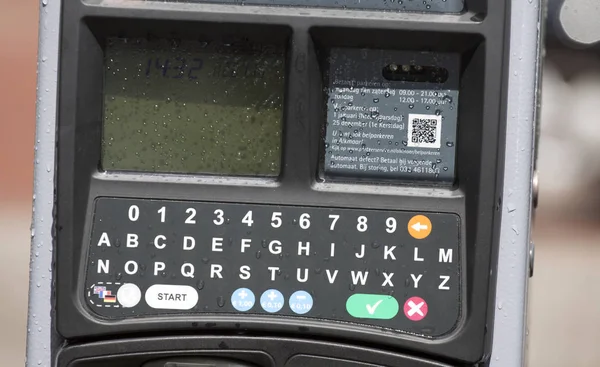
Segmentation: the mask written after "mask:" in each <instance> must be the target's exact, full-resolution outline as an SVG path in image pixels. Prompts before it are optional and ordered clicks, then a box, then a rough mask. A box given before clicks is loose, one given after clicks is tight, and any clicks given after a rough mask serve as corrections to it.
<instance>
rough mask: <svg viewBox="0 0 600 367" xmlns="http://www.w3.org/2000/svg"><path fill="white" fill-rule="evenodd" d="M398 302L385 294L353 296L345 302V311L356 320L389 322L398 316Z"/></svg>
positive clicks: (359, 294)
mask: <svg viewBox="0 0 600 367" xmlns="http://www.w3.org/2000/svg"><path fill="white" fill-rule="evenodd" d="M399 309H400V306H399V305H398V301H396V299H395V298H394V297H392V296H389V295H387V294H362V293H358V294H354V295H352V296H350V298H348V300H347V301H346V310H347V311H348V313H349V314H350V315H351V316H352V317H356V318H357V319H381V320H389V319H391V318H393V317H394V316H396V315H397V314H398V310H399Z"/></svg>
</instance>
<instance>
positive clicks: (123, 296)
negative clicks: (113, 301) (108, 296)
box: [117, 283, 142, 307]
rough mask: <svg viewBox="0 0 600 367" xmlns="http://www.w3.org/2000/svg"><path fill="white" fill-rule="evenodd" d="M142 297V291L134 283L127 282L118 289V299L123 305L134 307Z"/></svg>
mask: <svg viewBox="0 0 600 367" xmlns="http://www.w3.org/2000/svg"><path fill="white" fill-rule="evenodd" d="M141 299H142V291H141V290H140V288H139V287H138V286H137V285H135V284H133V283H125V284H123V285H122V286H121V288H119V290H118V291H117V301H119V303H120V304H121V306H123V307H134V306H136V305H137V304H138V303H140V300H141Z"/></svg>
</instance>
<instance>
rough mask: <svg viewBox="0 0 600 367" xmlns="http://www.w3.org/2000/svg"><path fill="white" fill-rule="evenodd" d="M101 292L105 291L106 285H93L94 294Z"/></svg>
mask: <svg viewBox="0 0 600 367" xmlns="http://www.w3.org/2000/svg"><path fill="white" fill-rule="evenodd" d="M101 292H106V287H101V286H96V287H94V294H100V293H101Z"/></svg>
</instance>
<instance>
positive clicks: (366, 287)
mask: <svg viewBox="0 0 600 367" xmlns="http://www.w3.org/2000/svg"><path fill="white" fill-rule="evenodd" d="M95 210H96V211H95V216H94V225H93V231H92V235H91V243H90V247H89V257H88V261H87V279H86V283H85V289H83V290H82V291H83V292H84V295H85V300H86V301H85V302H86V303H87V305H88V306H89V307H90V308H91V310H92V311H93V312H94V313H96V314H98V315H99V316H102V317H108V318H113V319H122V318H127V317H140V316H152V315H164V314H182V313H184V314H201V315H202V314H239V315H242V314H254V315H272V316H278V315H282V316H287V317H290V316H292V317H308V318H313V319H315V320H316V319H318V320H334V321H340V322H350V323H358V324H365V325H371V326H377V327H384V328H388V329H392V330H396V331H403V332H409V333H413V334H418V335H425V336H431V337H435V336H440V335H443V334H445V333H447V332H449V331H451V330H452V329H453V327H454V326H455V324H456V323H457V320H458V318H459V311H460V294H461V292H460V289H461V280H460V262H461V255H460V248H459V218H458V216H456V215H454V214H440V213H429V214H426V213H409V212H399V211H379V210H360V209H334V208H316V207H292V206H279V205H246V204H225V203H199V202H177V201H158V200H132V199H111V198H101V199H98V200H97V201H96V209H95Z"/></svg>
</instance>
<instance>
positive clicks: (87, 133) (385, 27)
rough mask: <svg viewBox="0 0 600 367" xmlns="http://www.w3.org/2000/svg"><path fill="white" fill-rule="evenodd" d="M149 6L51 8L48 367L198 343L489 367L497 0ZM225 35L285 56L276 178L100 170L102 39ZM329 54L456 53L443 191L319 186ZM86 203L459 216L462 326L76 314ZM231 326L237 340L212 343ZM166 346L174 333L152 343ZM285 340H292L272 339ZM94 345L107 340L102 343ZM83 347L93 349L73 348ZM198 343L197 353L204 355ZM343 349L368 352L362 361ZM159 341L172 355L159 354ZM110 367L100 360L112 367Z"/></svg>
mask: <svg viewBox="0 0 600 367" xmlns="http://www.w3.org/2000/svg"><path fill="white" fill-rule="evenodd" d="M94 3H96V2H94ZM150 4H151V5H146V4H145V3H142V2H139V3H137V2H123V3H122V4H119V2H107V3H100V4H91V2H90V3H87V4H86V3H83V2H80V1H64V2H63V15H62V29H61V34H62V35H61V55H60V70H59V75H60V77H59V101H58V102H59V112H58V153H57V162H58V164H57V185H56V187H57V189H56V190H57V191H56V203H57V207H56V215H57V217H56V218H57V219H56V229H57V232H56V261H57V263H56V270H55V271H56V274H55V279H56V289H57V291H56V293H57V297H56V315H57V329H58V331H59V332H60V334H61V335H62V336H63V337H64V338H66V339H67V340H68V343H69V344H74V346H72V347H69V348H68V349H66V350H64V351H63V353H61V356H60V358H59V366H61V367H62V366H66V365H68V364H67V363H69V362H70V361H72V360H73V359H74V358H75V356H77V357H86V358H87V357H91V356H92V355H94V353H96V354H98V355H99V354H101V353H102V354H105V355H108V354H112V353H114V354H122V353H123V352H122V351H124V350H128V351H129V352H131V353H133V354H135V353H137V355H139V354H140V353H147V352H148V351H156V350H158V346H161V347H160V348H163V346H164V348H167V349H166V350H171V351H173V350H178V351H182V350H187V348H189V350H190V351H192V350H196V351H200V350H204V349H205V348H204V346H206V348H208V349H221V350H222V349H226V348H224V347H223V348H222V347H220V344H219V343H220V341H222V340H225V339H232V342H233V341H234V342H235V343H240V347H239V348H241V349H245V350H252V349H261V348H263V346H264V348H267V347H268V348H273V349H272V350H273V353H280V352H277V351H278V350H285V349H286V348H288V347H289V348H292V347H291V346H292V345H302V346H304V347H303V348H305V347H306V346H307V345H309V344H310V347H311V348H317V350H318V348H321V347H320V346H322V348H324V349H323V352H322V355H324V356H331V357H332V358H333V357H335V355H339V357H340V358H342V357H347V355H346V353H347V352H348V351H352V352H351V353H354V354H353V355H356V356H357V357H356V358H357V359H355V360H361V361H364V362H369V361H371V363H373V362H374V361H379V363H385V364H386V365H388V366H396V365H398V366H400V365H402V366H413V365H414V366H426V365H436V364H423V363H424V362H423V363H421V364H418V363H417V362H410V363H413V364H410V363H409V362H406V364H402V363H404V362H402V358H403V357H401V356H400V355H396V354H390V353H391V352H390V351H403V353H407V354H414V355H418V356H425V355H426V356H428V358H431V359H438V360H441V361H447V362H448V363H452V364H460V365H463V364H476V363H478V362H480V361H484V360H486V358H487V356H488V354H489V352H490V345H491V340H490V339H491V329H492V327H493V325H492V320H493V316H494V315H493V299H494V284H495V274H496V272H495V269H494V267H495V264H496V253H497V249H498V237H499V223H500V211H499V208H500V206H501V205H500V194H501V192H502V185H501V182H502V179H503V177H501V176H502V172H503V149H504V148H503V147H504V137H505V131H504V124H505V118H504V117H505V105H506V104H505V99H506V85H507V78H508V76H507V74H506V70H507V66H508V65H507V59H508V55H507V53H506V50H507V34H508V30H507V27H506V23H507V19H509V2H508V1H505V0H467V1H466V5H465V6H466V9H467V10H466V11H464V12H463V13H460V14H451V15H450V14H443V15H439V14H421V13H396V12H393V13H392V12H382V11H361V10H327V9H318V10H316V9H312V8H305V7H303V8H301V9H296V8H294V7H277V8H269V7H261V6H239V5H196V4H194V5H191V4H162V3H155V4H152V3H150ZM232 33H233V34H235V35H240V36H244V37H249V38H252V39H256V40H260V41H268V42H272V43H273V42H274V43H278V44H284V45H286V46H287V65H288V66H287V82H286V83H287V91H286V102H285V112H284V136H283V156H282V172H281V175H280V176H279V177H278V178H276V179H248V178H229V177H214V176H199V175H196V176H190V177H184V176H177V175H142V174H126V173H120V174H117V173H106V172H101V171H100V170H99V166H100V146H101V145H100V141H101V137H102V131H101V128H102V101H103V98H102V88H103V45H104V42H105V40H106V39H107V38H108V37H114V36H123V37H143V36H147V35H149V34H151V35H155V36H165V37H196V36H198V35H199V34H206V35H210V36H213V37H220V36H229V35H231V34H232ZM332 47H359V48H365V47H366V48H384V49H385V48H388V49H395V50H412V51H433V52H436V51H438V52H457V53H460V54H461V55H462V57H461V64H462V70H461V76H460V100H459V113H458V116H459V120H458V121H459V122H458V126H459V127H458V137H457V171H456V175H457V181H456V184H455V186H454V187H451V188H442V187H410V186H406V185H376V184H369V183H356V184H349V183H330V182H322V181H321V180H320V179H319V177H318V176H319V175H318V172H319V167H318V165H319V150H320V148H321V144H322V140H321V139H320V136H321V135H320V133H321V129H322V126H323V124H324V123H325V120H324V117H323V116H324V115H323V111H324V103H325V101H324V100H323V99H322V95H323V93H322V91H323V87H324V70H323V68H322V64H321V63H320V60H319V57H318V55H319V53H321V52H326V51H327V49H329V48H332ZM98 197H123V198H128V197H129V198H160V199H174V200H198V201H213V202H233V203H265V204H282V205H304V206H324V207H337V208H353V207H358V208H365V209H390V210H411V211H420V212H425V213H426V212H447V213H455V214H457V215H459V216H460V218H461V225H462V228H461V239H460V247H461V249H462V251H461V254H460V256H461V262H462V279H461V283H462V290H463V293H462V310H461V319H460V321H459V324H458V325H457V327H456V328H455V330H454V331H453V332H451V333H450V334H448V335H446V336H444V337H441V338H438V339H425V338H420V337H416V336H411V335H405V334H399V333H393V332H389V331H382V330H378V329H375V328H370V329H369V328H364V327H353V326H348V325H339V324H335V323H330V324H327V323H323V322H313V321H306V320H296V319H294V318H284V317H254V316H231V317H225V316H210V315H206V316H201V317H157V318H149V319H143V318H141V319H130V320H126V321H112V322H111V321H106V320H101V319H98V318H96V317H95V316H93V315H92V314H91V313H90V312H89V311H88V310H87V309H86V308H85V305H84V304H83V297H82V292H81V289H82V279H83V277H84V273H85V269H84V266H85V259H86V254H87V246H88V245H89V237H90V232H91V219H92V214H93V212H92V211H93V203H94V200H95V199H96V198H98ZM242 331H243V334H244V335H245V337H222V338H220V337H214V338H211V337H209V336H208V335H212V334H215V333H220V334H223V335H227V334H237V333H240V332H242ZM140 333H143V335H145V336H154V337H155V338H150V339H147V340H145V341H142V340H129V339H123V340H122V341H121V340H119V339H117V338H118V337H131V336H132V335H140ZM186 334H194V335H198V334H202V335H206V336H204V337H202V338H193V337H187V336H184V335H186ZM177 335H179V336H177ZM260 335H269V336H270V337H269V338H267V339H268V343H267V342H266V341H265V340H263V339H261V338H258V337H255V336H260ZM167 336H170V337H169V338H166V339H162V338H160V337H167ZM284 336H285V337H289V339H280V337H284ZM292 336H293V337H297V338H298V339H293V338H292ZM316 338H319V339H320V340H322V342H318V341H316ZM104 339H110V340H111V341H109V342H101V341H99V340H104ZM309 340H311V341H309ZM88 341H97V342H95V343H94V344H90V345H84V344H81V343H85V342H88ZM204 341H206V343H207V344H203V343H204ZM223 342H224V343H225V345H231V344H229V343H228V342H226V341H223ZM338 342H339V343H346V344H345V347H344V348H346V349H344V348H341V349H337V347H336V348H333V347H331V348H329V347H328V346H329V345H333V344H335V343H338ZM332 343H333V344H332ZM352 344H357V345H365V346H369V348H370V349H369V350H368V351H367V350H366V349H364V348H362V347H361V348H359V347H354V346H352ZM75 345H77V346H75ZM168 345H171V347H170V349H169V348H168V347H167V346H168ZM129 348H131V349H129ZM376 349H377V350H378V351H377V350H376ZM311 350H313V349H311ZM342 350H344V351H343V352H341V351H342ZM136 351H137V352H136ZM269 351H271V349H269ZM80 353H81V354H80ZM186 353H187V352H186ZM298 353H302V348H300V347H299V349H298ZM376 355H381V356H383V355H385V356H387V357H385V358H389V359H388V360H389V362H384V359H381V360H378V359H377V358H379V357H377V358H376V357H375V356H376ZM277 358H279V357H277ZM382 358H383V357H382ZM407 360H410V358H408V359H407ZM279 361H280V359H277V362H272V363H275V364H272V365H273V366H280V365H281V366H282V365H284V364H281V363H283V362H279ZM282 361H283V360H282ZM86 363H88V362H86ZM89 363H91V362H89ZM89 363H88V364H81V363H79V362H78V364H72V366H74V367H75V366H78V367H79V366H81V367H84V366H85V367H87V366H90V367H91V366H99V365H101V364H93V363H92V364H89ZM114 363H115V364H111V365H114V366H118V364H116V362H114ZM136 363H137V362H136ZM438 365H439V366H442V365H441V364H438Z"/></svg>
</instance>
